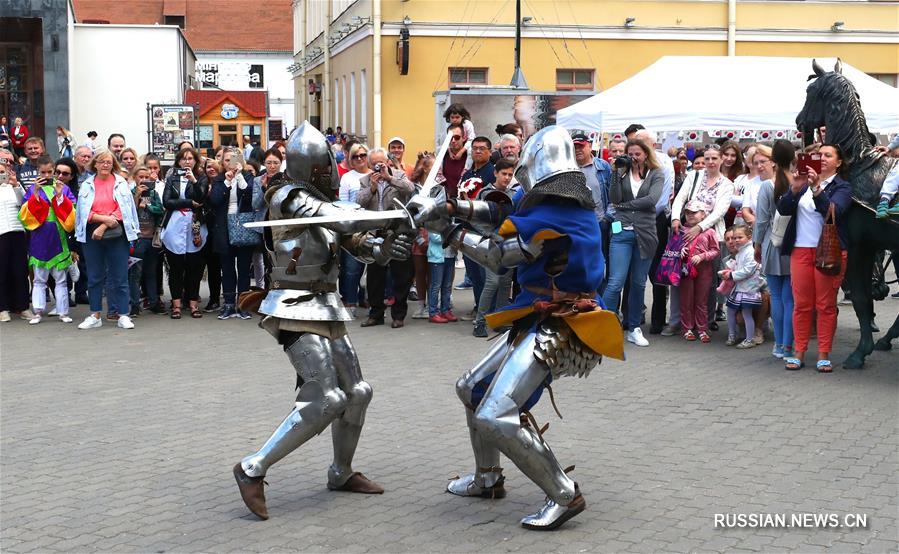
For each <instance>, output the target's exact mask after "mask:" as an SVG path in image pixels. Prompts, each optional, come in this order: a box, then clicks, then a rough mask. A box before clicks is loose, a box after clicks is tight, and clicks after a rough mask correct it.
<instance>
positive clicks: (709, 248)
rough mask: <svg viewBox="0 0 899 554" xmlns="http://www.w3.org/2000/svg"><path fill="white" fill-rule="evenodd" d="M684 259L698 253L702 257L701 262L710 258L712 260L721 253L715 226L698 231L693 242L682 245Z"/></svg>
mask: <svg viewBox="0 0 899 554" xmlns="http://www.w3.org/2000/svg"><path fill="white" fill-rule="evenodd" d="M687 229H689V227H685V228H684V231H685V232H686V230H687ZM683 252H684V260H689V259H690V258H691V257H693V256H695V255H697V254H699V255H700V256H701V257H702V262H700V263H705V262H708V261H711V260H714V259H715V258H717V257H718V256H719V255H720V254H721V250H720V247H719V246H718V236H717V233H715V228H714V227H710V228H708V229H706V230H705V231H703V232H701V233H699V235H698V236H697V237H696V238H695V239H693V242H691V243H689V244H686V245H684V251H683Z"/></svg>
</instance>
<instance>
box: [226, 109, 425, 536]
mask: <svg viewBox="0 0 899 554" xmlns="http://www.w3.org/2000/svg"><path fill="white" fill-rule="evenodd" d="M287 176H288V178H287V179H286V180H284V181H281V182H279V183H278V184H277V185H273V186H272V187H270V188H269V189H268V190H267V191H266V193H265V202H266V204H267V207H268V210H267V217H268V219H270V220H276V219H294V218H303V217H312V216H322V215H341V216H342V214H350V213H351V212H352V211H354V210H358V209H359V207H358V206H356V205H354V204H350V203H341V202H336V201H335V199H336V193H337V188H338V184H339V181H338V177H337V164H336V161H335V160H334V156H333V154H332V153H331V150H330V148H329V147H328V143H327V140H326V139H325V136H324V135H322V134H321V132H319V131H318V130H317V129H315V128H314V127H313V126H312V125H310V124H309V123H308V122H304V123H303V124H302V125H300V126H299V127H298V128H297V129H296V130H295V131H294V132H293V133H291V135H290V138H289V139H288V140H287ZM396 225H397V222H396V220H393V221H387V220H384V221H381V220H378V219H375V220H371V219H369V220H365V221H357V220H352V219H348V220H346V221H337V222H334V223H326V224H317V225H310V226H290V225H285V226H279V227H270V228H266V230H265V234H264V236H265V244H266V247H267V249H268V250H269V252H270V255H271V257H272V270H271V283H272V288H271V290H269V291H267V293H266V294H265V297H264V299H262V300H261V303H259V306H258V308H257V311H258V312H259V313H260V314H261V315H262V316H263V319H262V321H261V323H260V326H261V327H262V328H263V329H265V330H266V331H268V332H269V333H270V334H271V335H272V336H274V337H275V338H276V339H277V340H278V342H279V344H281V345H282V346H283V348H284V352H285V353H286V354H287V357H288V359H289V360H290V362H291V364H293V367H294V369H295V370H296V373H297V388H298V389H299V390H298V393H297V397H296V404H295V406H294V408H293V409H292V410H291V411H290V413H289V414H288V415H287V417H286V418H285V419H284V421H282V422H281V424H280V425H279V426H278V427H277V428H276V429H275V431H274V432H273V433H272V435H271V437H269V439H268V440H267V441H266V442H265V444H263V445H262V447H261V448H260V449H259V450H258V451H256V452H254V453H252V454H250V455H249V456H246V457H245V458H244V459H243V460H242V461H241V462H239V463H238V464H236V465H235V466H234V476H235V479H236V480H237V484H238V488H239V489H240V493H241V497H242V498H243V500H244V502H245V503H246V505H247V507H248V508H249V509H250V511H251V512H253V513H254V514H256V515H257V516H258V517H259V518H261V519H268V509H267V507H266V505H265V494H264V490H263V488H264V481H263V477H264V476H265V475H266V473H267V472H268V469H269V468H270V467H271V466H272V464H274V463H276V462H277V461H278V460H280V459H281V458H283V457H284V456H286V455H288V454H290V453H291V452H292V451H294V450H295V449H297V448H298V447H299V446H300V445H302V444H303V443H305V442H306V441H308V440H309V439H311V438H312V437H314V436H315V435H318V434H319V433H321V432H322V431H324V430H325V429H326V428H327V427H328V426H329V425H330V427H331V440H332V442H333V448H334V459H333V462H332V463H331V466H330V467H329V468H328V482H327V485H328V488H329V489H331V490H336V491H349V492H358V493H367V494H380V493H383V492H384V490H383V489H382V488H381V487H380V486H379V485H378V484H377V483H375V482H373V481H371V480H369V479H367V478H366V477H365V476H364V475H362V474H361V473H359V472H356V471H354V470H353V467H352V461H353V455H354V453H355V451H356V445H357V444H358V442H359V436H360V434H361V433H362V426H363V423H364V422H365V411H366V408H367V406H368V404H369V402H370V401H371V397H372V390H371V387H370V386H369V384H368V383H366V382H365V381H364V380H363V379H362V372H361V371H360V369H359V360H358V359H357V357H356V352H355V350H354V349H353V345H352V344H351V342H350V340H349V337H348V336H347V331H346V325H345V322H346V321H349V320H351V319H352V316H351V314H350V313H349V311H347V309H346V308H344V306H343V304H342V303H341V301H340V297H339V296H338V294H337V275H338V264H337V260H338V254H339V249H340V248H343V249H345V250H346V251H347V252H349V253H350V254H351V255H353V256H354V257H356V258H357V259H359V260H360V261H363V262H365V263H379V264H386V263H388V262H389V261H390V260H393V259H404V258H406V257H408V256H409V254H410V249H411V244H412V242H411V236H410V235H409V233H407V232H393V233H389V232H388V233H383V232H382V233H381V235H382V236H381V237H376V236H375V235H374V234H373V233H371V232H370V231H372V230H375V229H382V230H383V229H387V230H389V229H391V228H395V227H396ZM384 235H386V236H384ZM243 300H246V302H247V303H248V304H249V303H251V302H252V297H251V295H248V296H247V297H246V299H243V298H242V304H244V302H243ZM242 307H243V306H242Z"/></svg>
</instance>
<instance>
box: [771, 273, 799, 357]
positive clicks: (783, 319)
mask: <svg viewBox="0 0 899 554" xmlns="http://www.w3.org/2000/svg"><path fill="white" fill-rule="evenodd" d="M765 278H766V279H767V280H768V290H769V291H770V292H771V319H772V320H773V321H774V344H780V345H783V346H787V347H791V348H792V346H793V286H792V284H791V283H790V276H789V275H765Z"/></svg>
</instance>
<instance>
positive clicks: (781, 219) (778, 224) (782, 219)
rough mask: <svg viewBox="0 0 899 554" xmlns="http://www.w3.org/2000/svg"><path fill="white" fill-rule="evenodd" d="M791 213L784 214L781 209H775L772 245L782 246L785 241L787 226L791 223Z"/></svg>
mask: <svg viewBox="0 0 899 554" xmlns="http://www.w3.org/2000/svg"><path fill="white" fill-rule="evenodd" d="M791 219H793V216H791V215H783V214H781V213H780V212H779V211H777V210H774V219H773V221H772V222H771V235H770V239H771V246H773V247H775V248H780V247H781V245H782V244H783V243H784V235H785V234H786V232H787V226H788V225H790V220H791Z"/></svg>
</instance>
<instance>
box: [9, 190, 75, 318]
mask: <svg viewBox="0 0 899 554" xmlns="http://www.w3.org/2000/svg"><path fill="white" fill-rule="evenodd" d="M19 220H20V221H21V222H22V226H23V227H25V230H27V231H29V240H28V264H29V265H30V266H31V267H32V268H33V271H34V284H33V287H32V290H31V304H32V306H33V307H34V310H35V313H37V317H36V318H35V319H32V322H33V323H38V322H40V319H41V314H42V313H43V311H44V308H45V307H46V303H47V293H46V290H47V281H48V280H49V278H50V276H52V277H53V280H54V282H55V288H54V295H55V296H56V311H57V313H58V314H59V317H60V319H62V320H63V321H66V322H69V321H71V320H70V319H69V318H68V313H69V289H68V284H67V281H66V270H67V269H68V268H69V266H70V265H72V253H71V252H70V251H69V240H68V233H71V232H72V231H74V229H75V195H74V194H72V191H71V190H69V187H68V186H67V185H62V187H61V189H60V193H59V194H58V195H57V194H56V192H55V187H54V186H53V183H52V182H51V183H50V184H46V185H38V184H34V185H32V186H31V187H30V188H29V189H28V192H26V193H25V198H24V204H22V208H21V210H20V211H19Z"/></svg>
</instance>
